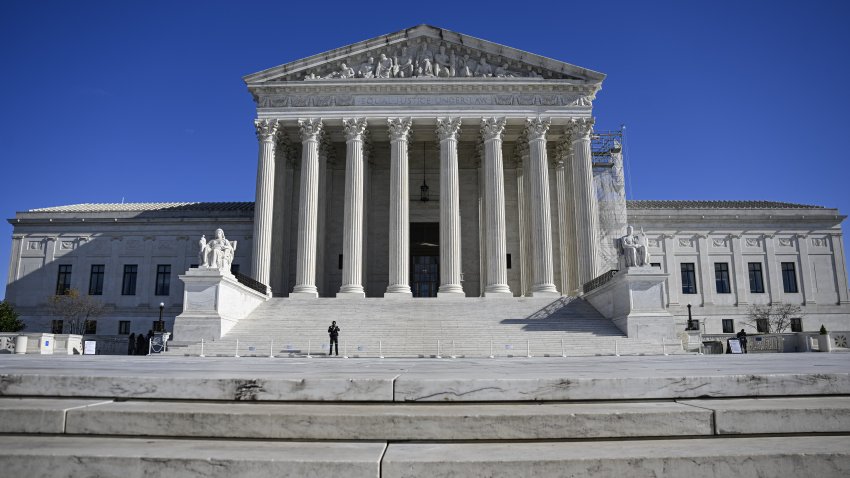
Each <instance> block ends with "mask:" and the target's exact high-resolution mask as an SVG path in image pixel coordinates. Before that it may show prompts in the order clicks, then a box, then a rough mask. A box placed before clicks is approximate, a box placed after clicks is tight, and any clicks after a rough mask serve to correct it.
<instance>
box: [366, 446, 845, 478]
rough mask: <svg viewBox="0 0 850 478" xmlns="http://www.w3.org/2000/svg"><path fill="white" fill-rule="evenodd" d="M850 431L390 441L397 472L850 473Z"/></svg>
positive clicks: (386, 465) (390, 469) (389, 476)
mask: <svg viewBox="0 0 850 478" xmlns="http://www.w3.org/2000/svg"><path fill="white" fill-rule="evenodd" d="M848 470H850V437H848V436H823V437H802V436H801V437H761V438H720V439H691V440H646V441H629V440H625V441H594V442H592V443H587V442H560V443H551V442H542V443H431V444H429V443H415V444H391V445H390V446H389V447H388V448H387V452H386V454H385V455H384V459H383V460H382V462H381V476H382V477H386V478H394V477H412V476H429V477H457V476H464V477H508V476H534V477H536V478H539V477H550V476H551V477H565V476H569V477H612V476H628V477H688V478H702V477H705V478H716V477H721V476H723V477H726V476H728V477H732V476H734V477H740V478H748V477H753V478H756V477H758V478H762V477H767V476H769V477H791V478H798V477H801V476H816V477H846V476H847V473H848Z"/></svg>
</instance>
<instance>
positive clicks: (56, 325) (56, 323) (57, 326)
mask: <svg viewBox="0 0 850 478" xmlns="http://www.w3.org/2000/svg"><path fill="white" fill-rule="evenodd" d="M64 328H65V322H64V321H63V320H62V319H53V322H51V323H50V333H51V334H61V333H62V329H64Z"/></svg>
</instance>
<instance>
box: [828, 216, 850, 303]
mask: <svg viewBox="0 0 850 478" xmlns="http://www.w3.org/2000/svg"><path fill="white" fill-rule="evenodd" d="M829 240H830V242H831V243H832V260H833V264H834V266H835V268H834V269H833V270H834V271H835V280H836V282H837V283H838V305H843V304H847V303H848V302H850V297H848V296H850V291H848V289H847V261H846V260H845V259H844V240H843V236H842V235H841V234H836V233H831V234H830V235H829Z"/></svg>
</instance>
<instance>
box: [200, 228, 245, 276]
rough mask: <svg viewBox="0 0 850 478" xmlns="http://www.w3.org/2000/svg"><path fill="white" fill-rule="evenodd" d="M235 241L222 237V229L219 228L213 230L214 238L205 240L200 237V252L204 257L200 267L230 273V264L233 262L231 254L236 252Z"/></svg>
mask: <svg viewBox="0 0 850 478" xmlns="http://www.w3.org/2000/svg"><path fill="white" fill-rule="evenodd" d="M236 242H237V241H229V240H227V238H226V237H224V231H223V230H221V229H220V228H219V229H216V230H215V239H213V240H211V241H209V242H206V240H205V238H203V237H202V238H201V242H200V243H199V245H200V246H201V251H200V254H201V255H202V256H203V257H204V261H203V263H202V265H201V267H202V268H204V269H218V270H219V271H221V272H227V273H230V266H231V264H233V256H234V254H235V253H236Z"/></svg>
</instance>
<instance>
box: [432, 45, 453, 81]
mask: <svg viewBox="0 0 850 478" xmlns="http://www.w3.org/2000/svg"><path fill="white" fill-rule="evenodd" d="M453 65H454V61H452V58H451V57H450V56H449V55H448V54H447V53H446V45H440V50H439V51H438V52H437V53H436V54H434V75H435V76H439V77H443V78H448V77H452V76H455V72H454V66H453Z"/></svg>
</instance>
